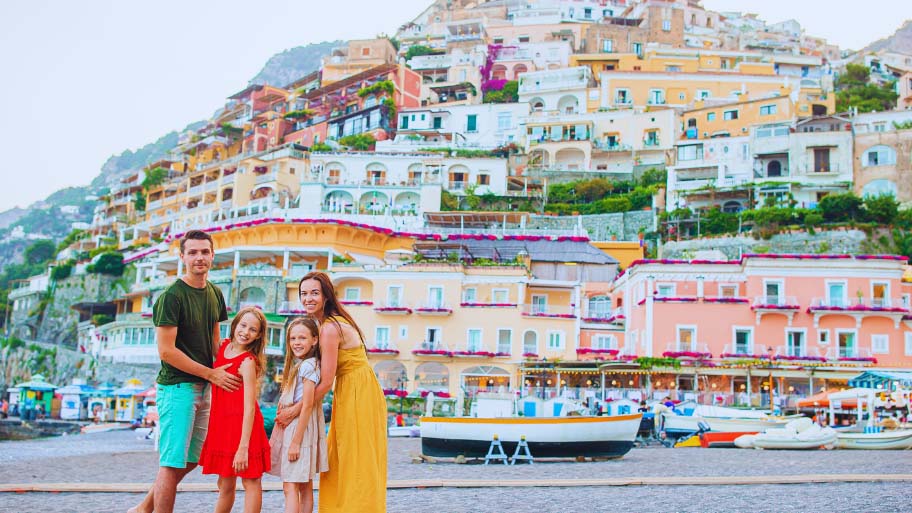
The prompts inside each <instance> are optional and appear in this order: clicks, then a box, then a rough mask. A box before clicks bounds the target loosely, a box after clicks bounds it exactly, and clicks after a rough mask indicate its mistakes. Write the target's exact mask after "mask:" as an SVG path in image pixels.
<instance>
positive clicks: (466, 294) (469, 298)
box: [462, 287, 478, 303]
mask: <svg viewBox="0 0 912 513" xmlns="http://www.w3.org/2000/svg"><path fill="white" fill-rule="evenodd" d="M477 297H478V289H476V288H475V287H472V288H469V289H465V290H463V291H462V302H463V303H475V302H476V301H477Z"/></svg>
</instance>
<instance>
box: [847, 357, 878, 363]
mask: <svg viewBox="0 0 912 513" xmlns="http://www.w3.org/2000/svg"><path fill="white" fill-rule="evenodd" d="M839 361H840V362H860V363H877V358H872V357H870V356H840V357H839Z"/></svg>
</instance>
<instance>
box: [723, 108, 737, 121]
mask: <svg viewBox="0 0 912 513" xmlns="http://www.w3.org/2000/svg"><path fill="white" fill-rule="evenodd" d="M722 119H725V120H726V121H730V120H732V119H738V111H737V110H727V111H725V113H724V114H723V116H722Z"/></svg>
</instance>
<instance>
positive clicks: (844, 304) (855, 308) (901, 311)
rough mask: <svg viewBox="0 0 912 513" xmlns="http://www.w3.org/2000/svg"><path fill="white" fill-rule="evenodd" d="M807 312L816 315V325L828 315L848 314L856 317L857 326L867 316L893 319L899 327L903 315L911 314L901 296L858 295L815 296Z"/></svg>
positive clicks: (859, 325)
mask: <svg viewBox="0 0 912 513" xmlns="http://www.w3.org/2000/svg"><path fill="white" fill-rule="evenodd" d="M807 313H809V314H813V315H814V327H817V326H818V325H819V322H820V319H821V318H822V317H824V316H827V315H848V316H849V317H854V318H855V324H856V327H857V328H860V327H861V320H862V319H864V318H865V317H886V318H888V319H892V320H893V324H894V325H895V327H896V328H897V329H898V328H899V323H900V321H902V319H903V317H904V316H906V315H909V314H910V309H909V307H908V306H906V305H904V304H903V300H902V299H900V298H888V297H887V298H885V297H868V298H866V297H863V296H862V297H858V298H855V299H847V298H821V297H815V298H813V299H812V300H811V305H810V306H809V307H808V309H807Z"/></svg>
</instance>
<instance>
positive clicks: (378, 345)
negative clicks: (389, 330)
mask: <svg viewBox="0 0 912 513" xmlns="http://www.w3.org/2000/svg"><path fill="white" fill-rule="evenodd" d="M367 354H369V355H372V356H396V355H398V354H399V349H398V348H397V347H396V344H395V343H393V342H390V341H389V340H375V341H374V342H373V343H371V344H369V345H368V346H367Z"/></svg>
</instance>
